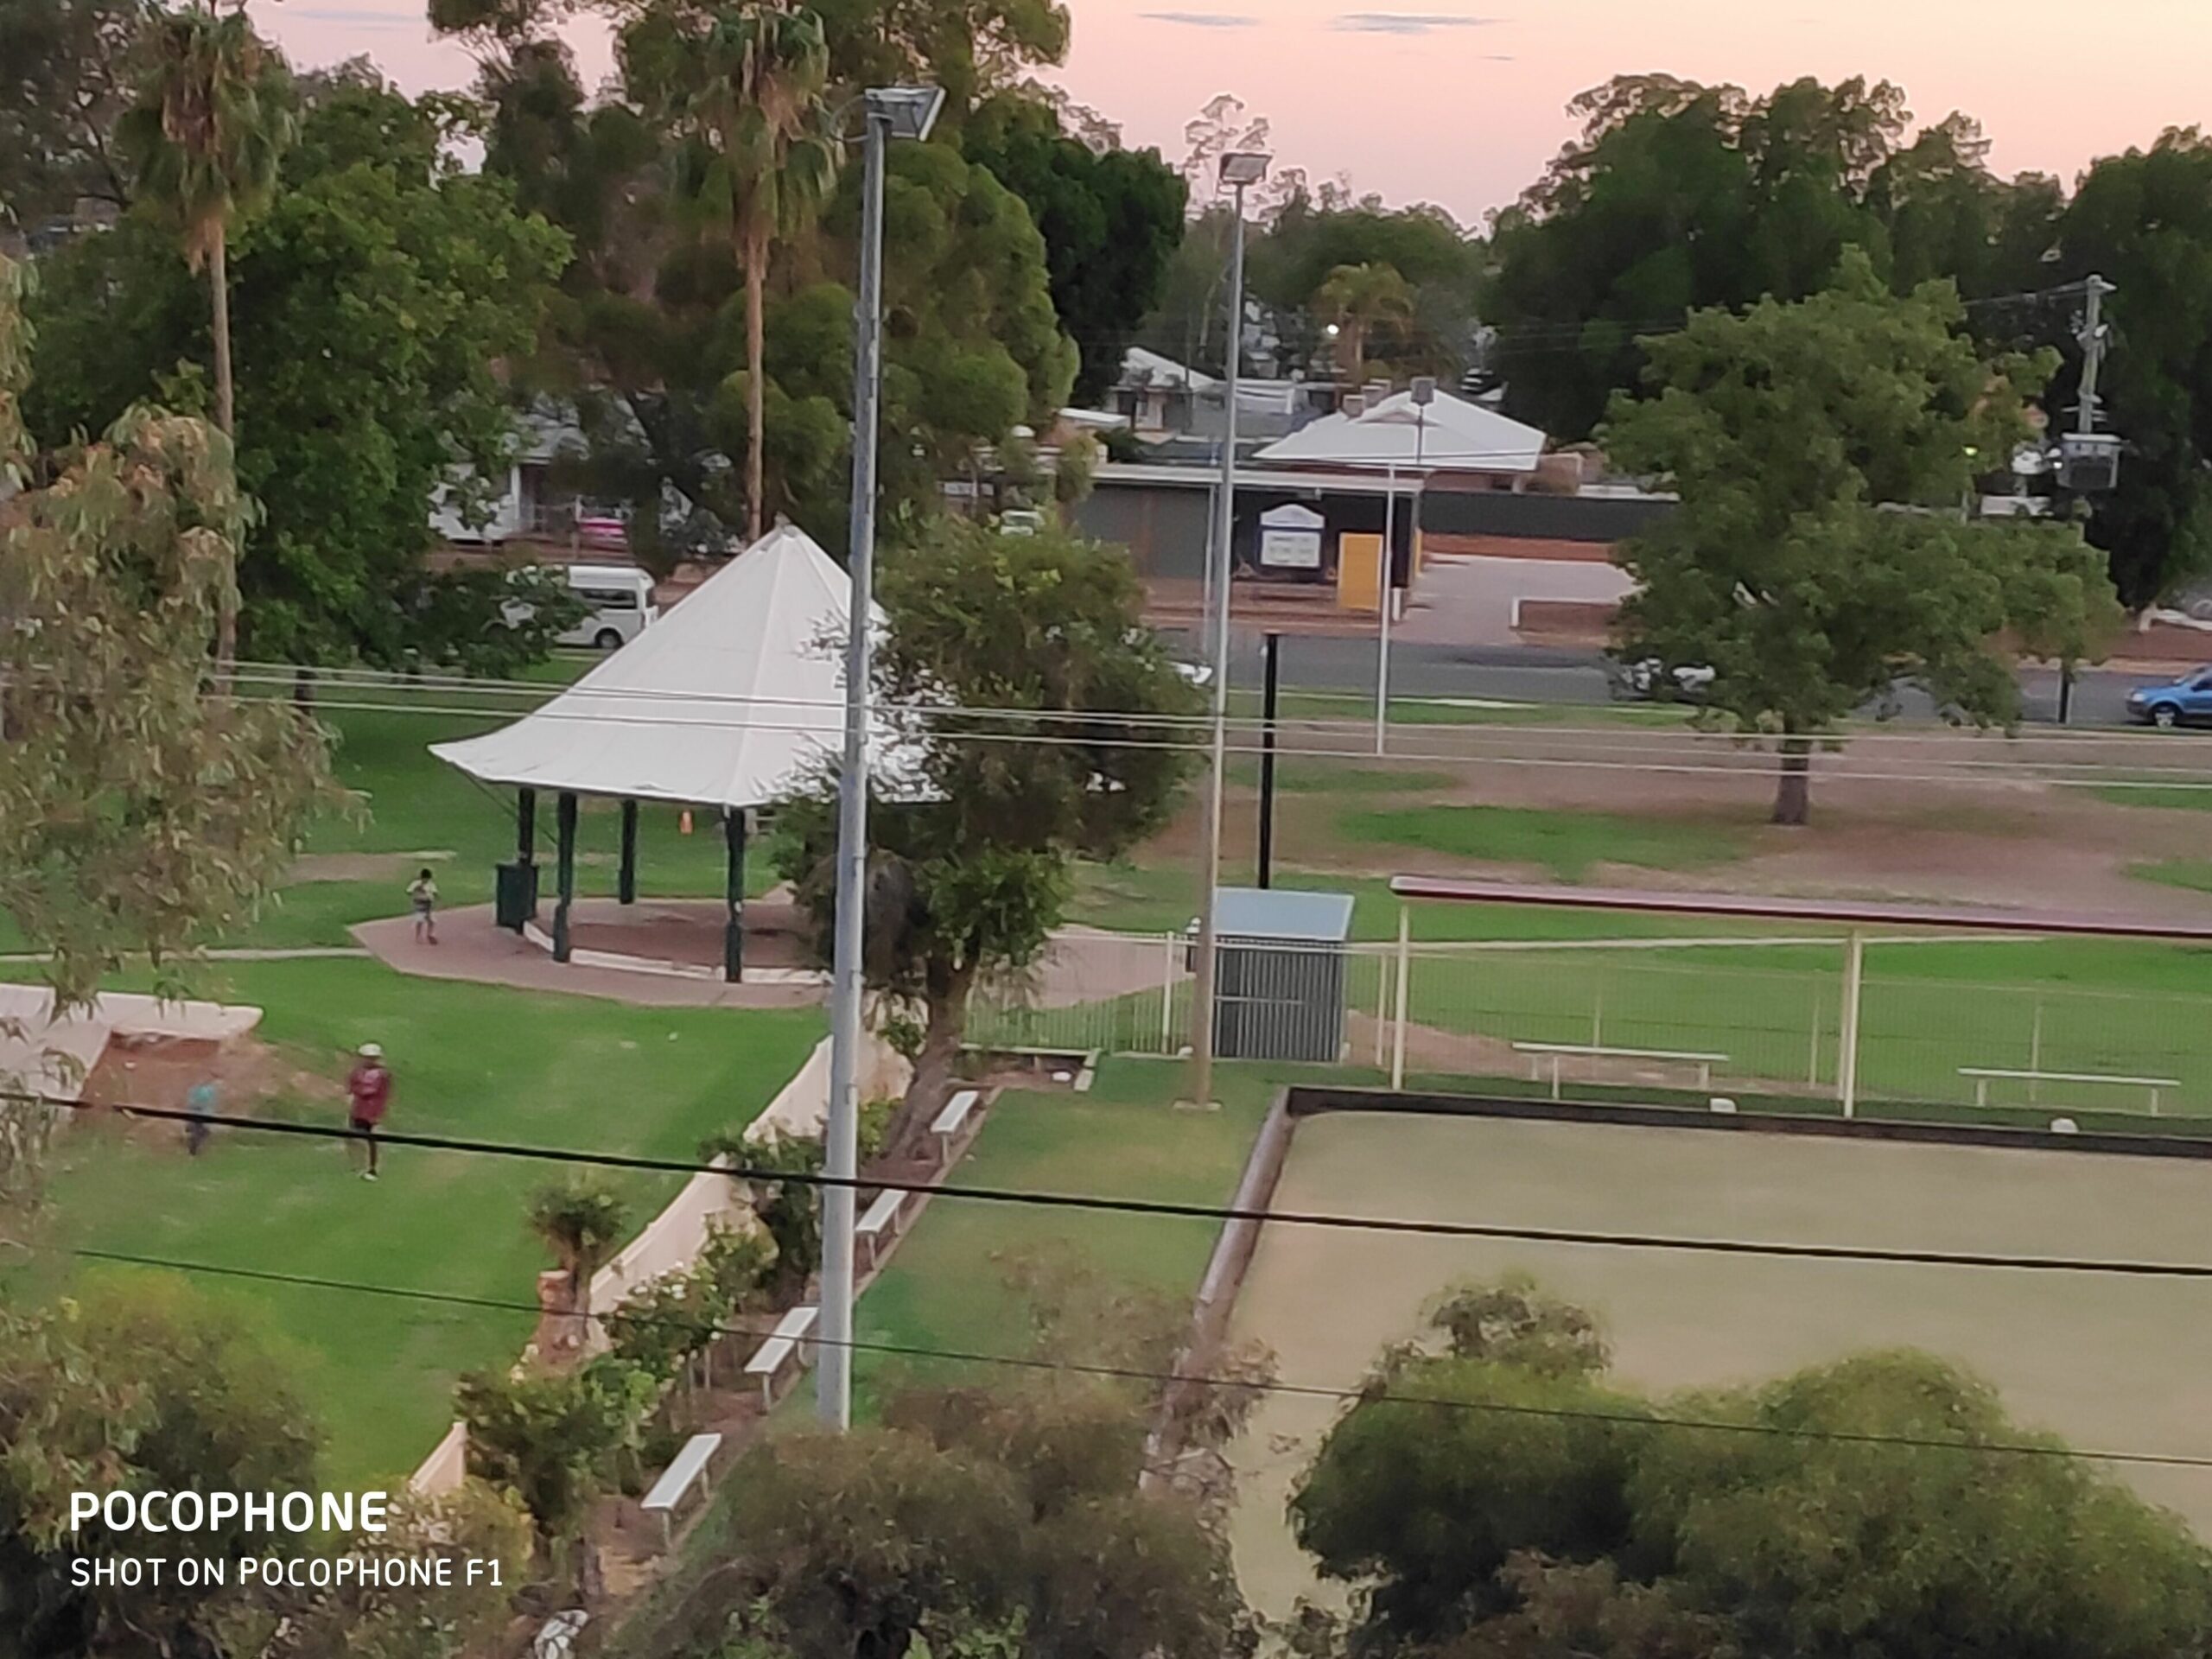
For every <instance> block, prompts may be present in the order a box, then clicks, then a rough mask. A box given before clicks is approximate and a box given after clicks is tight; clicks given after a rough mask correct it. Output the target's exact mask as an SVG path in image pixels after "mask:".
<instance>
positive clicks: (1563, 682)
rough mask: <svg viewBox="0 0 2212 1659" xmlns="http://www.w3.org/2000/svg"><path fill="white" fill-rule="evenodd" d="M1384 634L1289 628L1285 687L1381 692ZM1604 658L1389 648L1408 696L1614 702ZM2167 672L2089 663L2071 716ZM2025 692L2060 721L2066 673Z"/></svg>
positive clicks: (1255, 661) (1528, 650)
mask: <svg viewBox="0 0 2212 1659" xmlns="http://www.w3.org/2000/svg"><path fill="white" fill-rule="evenodd" d="M1168 637H1169V639H1170V640H1171V642H1172V643H1173V645H1174V646H1175V648H1176V649H1177V651H1178V653H1179V654H1191V653H1194V652H1197V650H1198V645H1197V642H1196V641H1195V640H1194V639H1192V638H1191V637H1190V636H1189V635H1188V634H1185V633H1179V632H1170V633H1169V636H1168ZM1231 645H1232V655H1233V658H1234V662H1235V666H1234V669H1233V671H1232V683H1234V684H1236V685H1238V686H1257V685H1258V684H1259V683H1260V678H1261V652H1262V642H1261V638H1260V636H1259V635H1258V634H1256V633H1255V634H1249V635H1239V636H1238V637H1236V638H1235V639H1233V640H1232V642H1231ZM1375 658H1376V647H1375V642H1374V641H1372V640H1370V639H1338V638H1333V637H1329V636H1325V635H1310V634H1286V635H1285V636H1284V638H1283V642H1282V685H1283V689H1284V690H1297V691H1363V692H1366V693H1368V694H1369V695H1370V696H1371V695H1372V694H1373V692H1374V690H1375V667H1376V662H1375ZM1604 663H1605V659H1604V658H1603V657H1602V656H1600V655H1599V653H1598V652H1589V651H1562V650H1551V649H1547V648H1544V647H1541V646H1531V645H1518V646H1516V645H1497V646H1483V645H1399V646H1394V647H1393V648H1392V650H1391V652H1390V689H1391V693H1392V695H1393V696H1405V697H1479V698H1495V699H1497V700H1498V701H1500V702H1537V703H1553V704H1574V703H1602V702H1607V701H1609V700H1610V692H1609V690H1608V685H1607V681H1606V678H1605V666H1604ZM2160 677H2161V676H2158V675H2155V674H2153V675H2145V674H2129V673H2112V672H2108V671H2101V670H2098V671H2087V672H2084V673H2082V674H2081V675H2079V676H2078V677H2076V680H2075V688H2074V706H2073V714H2072V723H2073V724H2075V725H2077V726H2118V725H2124V724H2125V723H2126V718H2127V709H2126V703H2127V693H2128V691H2129V690H2130V689H2131V688H2133V687H2134V686H2138V685H2141V684H2144V683H2146V681H2149V680H2154V679H2158V678H2160ZM2020 690H2021V694H2022V696H2023V697H2024V702H2025V708H2026V711H2027V717H2028V718H2029V720H2031V721H2045V722H2049V721H2056V719H2057V713H2058V676H2057V675H2056V673H2054V672H2051V671H2048V670H2043V669H2030V670H2025V671H2023V672H2022V674H2021V676H2020ZM1900 704H1901V712H1902V713H1904V714H1905V715H1916V716H1928V715H1932V714H1933V713H1934V712H1935V710H1934V706H1933V704H1932V703H1931V702H1929V699H1928V698H1927V696H1925V695H1923V694H1922V693H1919V692H1917V691H1914V690H1910V689H1908V690H1906V691H1904V694H1903V696H1902V697H1901V699H1900Z"/></svg>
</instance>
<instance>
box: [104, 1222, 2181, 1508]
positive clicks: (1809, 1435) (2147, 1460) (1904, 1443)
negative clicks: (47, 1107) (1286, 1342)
mask: <svg viewBox="0 0 2212 1659" xmlns="http://www.w3.org/2000/svg"><path fill="white" fill-rule="evenodd" d="M61 1248H62V1249H65V1250H67V1253H68V1254H70V1255H76V1256H80V1257H82V1258H84V1259H85V1260H87V1261H93V1262H111V1263H114V1264H117V1265H119V1266H124V1267H137V1268H153V1269H156V1270H161V1271H168V1272H175V1273H196V1274H207V1275H208V1276H211V1277H216V1278H229V1279H244V1280H249V1281H254V1282H256V1283H262V1284H278V1285H288V1286H292V1287H296V1288H300V1289H309V1290H322V1291H341V1292H348V1293H353V1294H360V1295H367V1296H383V1297H389V1298H394V1299H397V1300H404V1301H422V1302H435V1303H439V1304H442V1305H445V1306H456V1307H472V1308H480V1309H485V1310H487V1311H494V1312H500V1313H538V1314H542V1313H544V1311H545V1310H544V1309H543V1307H541V1306H539V1305H538V1304H537V1303H535V1302H523V1301H518V1300H515V1301H511V1300H501V1299H499V1298H497V1297H490V1296H472V1295H468V1294H464V1293H461V1292H457V1291H439V1290H419V1289H416V1288H413V1287H408V1286H403V1285H385V1284H378V1283H375V1282H373V1281H360V1280H350V1279H329V1278H324V1277H321V1276H319V1275H315V1274H293V1273H278V1272H276V1271H273V1270H271V1269H268V1268H234V1267H227V1266H225V1265H223V1264H221V1263H219V1262H185V1261H181V1260H177V1259H175V1258H172V1257H167V1256H157V1255H137V1254H134V1253H132V1252H129V1251H124V1250H102V1249H91V1248H79V1247H75V1246H63V1247H61ZM567 1317H571V1318H581V1319H589V1320H590V1321H591V1322H592V1323H594V1324H595V1325H607V1324H610V1323H613V1324H620V1323H622V1322H624V1321H631V1322H634V1323H637V1324H639V1325H680V1326H682V1327H683V1328H684V1329H685V1330H688V1331H695V1332H711V1333H713V1334H714V1335H716V1336H725V1337H740V1338H764V1339H765V1338H768V1337H770V1336H771V1335H772V1332H771V1331H768V1330H756V1329H753V1328H750V1327H747V1326H744V1325H724V1324H722V1323H721V1321H719V1320H705V1319H686V1318H684V1317H683V1315H681V1314H654V1313H623V1312H622V1311H621V1310H620V1308H616V1309H614V1310H612V1311H610V1312H608V1313H582V1314H572V1315H568V1316H567ZM798 1340H799V1341H800V1342H802V1343H808V1344H814V1345H815V1346H817V1347H823V1348H830V1347H836V1348H843V1349H847V1350H849V1351H857V1352H861V1353H874V1354H883V1355H887V1356H889V1357H893V1358H906V1359H937V1360H948V1361H952V1362H955V1363H964V1364H974V1365H998V1366H1003V1367H1007V1368H1011V1369H1015V1370H1032V1371H1047V1372H1056V1373H1061V1374H1065V1375H1071V1376H1096V1377H1102V1378H1105V1379H1109V1380H1112V1381H1119V1382H1132V1383H1164V1384H1167V1385H1169V1386H1171V1387H1172V1386H1176V1385H1181V1386H1185V1387H1192V1388H1205V1389H1247V1390H1249V1391H1251V1392H1253V1393H1257V1394H1281V1395H1294V1396H1297V1397H1300V1398H1303V1399H1317V1400H1332V1401H1335V1402H1339V1403H1342V1404H1351V1403H1354V1402H1363V1403H1365V1402H1374V1403H1381V1404H1388V1405H1402V1406H1420V1407H1427V1408H1434V1409H1440V1410H1446V1411H1471V1412H1480V1413H1484V1414H1490V1415H1496V1416H1508V1417H1538V1418H1548V1419H1552V1420H1554V1421H1567V1422H1594V1423H1610V1424H1615V1425H1618V1426H1619V1427H1624V1428H1678V1429H1688V1430H1697V1431H1704V1432H1708V1433H1721V1434H1757V1435H1764V1436H1768V1437H1771V1438H1775V1439H1782V1440H1809V1441H1818V1442H1828V1443H1834V1444H1840V1445H1850V1446H1895V1447H1898V1448H1900V1449H1904V1450H1910V1451H1935V1452H1974V1453H1976V1454H1979V1455H1983V1456H1991V1455H1995V1456H2005V1457H2035V1458H2066V1459H2081V1460H2082V1461H2085V1462H2093V1463H2113V1464H2147V1465H2158V1466H2160V1467H2166V1468H2181V1469H2212V1457H2205V1456H2196V1455H2193V1454H2190V1453H2187V1452H2133V1451H2118V1452H2113V1451H2101V1450H2094V1449H2089V1450H2084V1449H2082V1448H2079V1447H2075V1446H2065V1445H2063V1444H2039V1443H2037V1442H2035V1441H2031V1440H1942V1439H1938V1438H1936V1437H1935V1436H1933V1435H1913V1434H1875V1433H1861V1432H1857V1431H1853V1430H1849V1429H1816V1428H1792V1427H1787V1426H1784V1425H1782V1424H1778V1423H1738V1422H1727V1421H1721V1420H1719V1419H1713V1418H1696V1417H1670V1416H1667V1415H1664V1414H1657V1413H1642V1412H1627V1411H1599V1410H1594V1409H1578V1408H1574V1407H1571V1406H1530V1405H1518V1404H1512V1403H1509V1402H1503V1401H1491V1400H1468V1399H1465V1398H1462V1397H1459V1396H1454V1395H1418V1394H1399V1393H1395V1392H1393V1391H1392V1390H1390V1389H1389V1388H1387V1387H1384V1386H1381V1385H1367V1386H1362V1387H1357V1388H1332V1387H1330V1386H1328V1385H1327V1384H1325V1383H1285V1382H1283V1381H1281V1379H1279V1378H1259V1377H1240V1376H1211V1375H1208V1374H1205V1373H1203V1372H1189V1371H1182V1370H1172V1371H1162V1370H1151V1369H1149V1368H1147V1367H1144V1366H1139V1365H1109V1364H1104V1363H1096V1362H1088V1361H1083V1360H1071V1359H1051V1358H1047V1357H1043V1356H1041V1355H1021V1354H992V1353H978V1352H975V1351H969V1350H965V1349H958V1348H936V1347H931V1346H928V1345H926V1344H918V1343H893V1342H878V1341H872V1340H869V1339H868V1338H849V1339H846V1340H842V1341H836V1342H833V1341H831V1340H829V1339H828V1338H822V1337H815V1336H808V1337H804V1338H799V1339H798Z"/></svg>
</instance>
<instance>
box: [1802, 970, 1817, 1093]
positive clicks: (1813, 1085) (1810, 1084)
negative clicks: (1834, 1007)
mask: <svg viewBox="0 0 2212 1659" xmlns="http://www.w3.org/2000/svg"><path fill="white" fill-rule="evenodd" d="M1805 1086H1806V1087H1807V1088H1808V1089H1817V1088H1819V1087H1820V1086H1821V994H1820V992H1819V991H1818V990H1815V991H1814V993H1813V1042H1812V1047H1811V1048H1810V1050H1809V1051H1808V1052H1807V1054H1806V1057H1805Z"/></svg>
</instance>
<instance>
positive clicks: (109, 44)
mask: <svg viewBox="0 0 2212 1659" xmlns="http://www.w3.org/2000/svg"><path fill="white" fill-rule="evenodd" d="M153 16H154V7H153V4H152V0H16V3H13V4H10V5H9V6H6V7H4V8H0V66H5V67H0V223H5V224H10V225H13V226H15V227H16V228H17V229H18V230H30V229H34V228H35V227H36V226H37V225H38V224H39V222H40V221H41V219H47V218H48V217H49V216H54V215H60V214H66V213H70V212H71V211H73V209H74V207H76V204H77V203H78V202H79V200H93V201H99V202H104V203H105V204H106V205H108V206H109V207H114V208H117V209H118V210H119V209H121V208H123V207H126V206H128V205H129V203H130V168H129V167H128V166H127V165H126V163H125V162H124V157H123V156H121V155H119V154H118V152H117V149H116V132H115V130H116V124H117V123H118V121H119V120H120V119H121V118H122V116H123V112H124V110H126V109H128V108H129V107H130V102H131V99H132V96H133V92H134V88H133V86H132V84H131V73H130V54H131V51H132V49H133V48H135V47H136V46H137V41H138V37H139V34H140V32H141V31H142V30H143V29H144V28H145V26H146V24H147V23H148V22H149V20H150V19H151V18H152V17H153Z"/></svg>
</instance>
